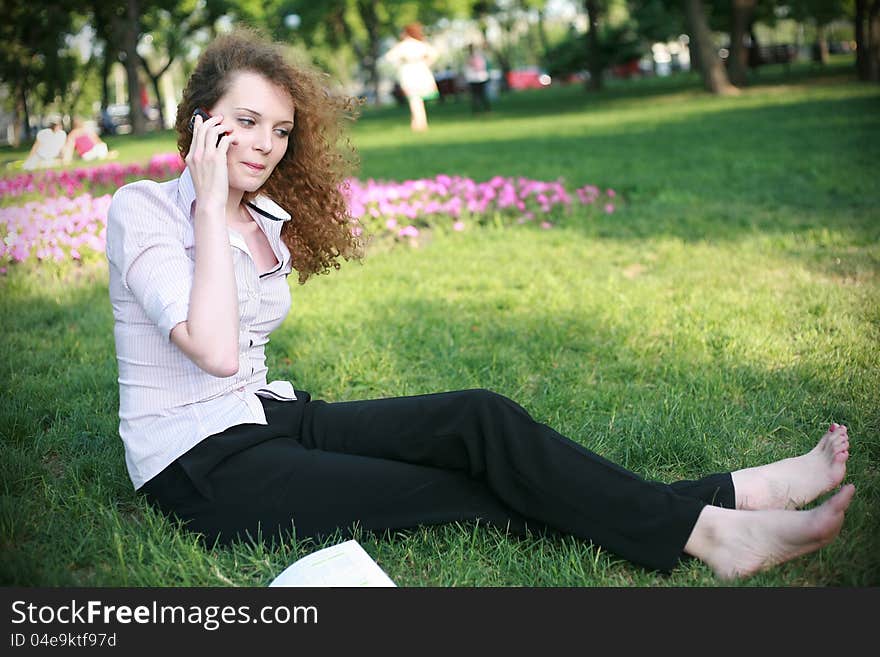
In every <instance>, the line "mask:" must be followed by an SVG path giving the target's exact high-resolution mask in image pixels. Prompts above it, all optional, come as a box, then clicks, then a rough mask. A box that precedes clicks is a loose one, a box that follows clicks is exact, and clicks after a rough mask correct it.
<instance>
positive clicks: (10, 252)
mask: <svg viewBox="0 0 880 657" xmlns="http://www.w3.org/2000/svg"><path fill="white" fill-rule="evenodd" d="M182 170H183V162H182V160H181V159H180V157H179V156H177V155H176V154H174V153H171V154H165V155H159V156H156V157H154V158H153V159H152V160H151V161H150V162H149V164H148V165H147V166H146V167H142V166H140V165H126V166H123V165H118V164H104V165H101V166H97V167H93V168H91V169H76V170H74V171H67V172H41V173H38V174H24V175H19V176H16V177H15V178H12V179H6V180H0V202H2V201H6V202H7V203H8V201H9V199H10V197H16V196H21V195H24V194H31V193H39V194H40V195H42V196H43V198H42V199H41V200H35V201H30V202H26V203H24V204H23V205H19V206H6V207H2V208H0V273H5V271H6V265H7V264H9V263H15V262H23V261H25V260H28V259H36V260H38V261H48V260H54V261H59V262H60V261H62V260H65V259H68V258H70V259H73V260H80V259H81V258H82V257H83V255H84V254H85V253H86V252H88V251H94V252H98V253H100V254H103V253H104V247H105V235H106V224H107V210H108V208H109V206H110V198H111V197H110V194H101V195H97V196H92V193H91V192H92V191H93V190H95V189H101V188H104V187H109V188H110V189H111V190H114V189H116V188H117V187H119V186H121V185H123V184H125V183H126V182H128V181H130V180H132V179H137V178H145V177H148V178H152V179H155V180H165V179H168V178H171V177H173V176H175V175H178V174H179V173H180V172H181V171H182ZM84 190H88V191H84ZM343 192H344V194H345V196H346V199H347V200H348V203H349V205H350V208H351V214H352V219H353V226H352V231H353V232H355V233H356V234H361V233H363V232H366V233H367V234H369V235H375V236H380V237H381V236H386V237H390V238H392V239H395V240H399V241H405V242H408V243H410V244H417V243H418V239H419V237H420V235H421V234H422V231H424V230H426V229H435V228H440V229H446V228H448V229H451V230H453V231H463V230H466V229H467V228H468V227H470V226H473V225H479V224H488V223H502V224H525V223H528V222H533V221H534V222H535V223H536V224H537V225H539V226H540V227H541V228H543V229H550V228H553V226H554V222H556V221H558V220H559V219H561V218H563V217H565V216H566V215H568V214H570V213H571V211H572V208H573V206H575V205H577V206H582V207H583V206H592V207H593V208H596V209H597V211H600V212H604V213H607V214H610V213H613V212H614V211H615V208H616V202H617V194H616V192H615V191H614V190H613V189H607V190H601V189H599V188H598V187H595V186H593V185H584V186H583V187H579V188H576V189H574V190H573V191H569V190H568V189H567V188H566V187H565V185H564V183H563V181H562V180H557V181H553V182H545V181H541V180H531V179H528V178H522V177H517V178H513V177H502V176H495V177H493V178H491V179H490V180H487V181H485V182H476V181H474V180H472V179H470V178H464V177H461V176H448V175H438V176H436V177H434V178H427V179H420V180H405V181H403V182H393V181H377V180H367V181H365V182H362V181H359V180H356V179H351V180H349V181H347V183H346V185H345V186H344V188H343ZM74 193H78V195H76V196H74ZM4 197H5V198H4ZM598 208H601V210H598Z"/></svg>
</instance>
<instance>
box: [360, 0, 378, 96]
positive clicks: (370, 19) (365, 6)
mask: <svg viewBox="0 0 880 657" xmlns="http://www.w3.org/2000/svg"><path fill="white" fill-rule="evenodd" d="M357 8H358V13H359V14H360V17H361V20H362V21H363V23H364V27H365V28H366V29H367V51H366V56H365V57H364V58H363V59H362V61H361V64H362V65H363V67H364V68H365V69H366V71H367V84H368V85H369V86H370V87H372V88H373V97H374V98H375V99H376V100H375V102H376V104H377V105H378V104H379V71H378V68H377V66H378V62H379V16H378V14H376V5H375V4H374V3H373V2H370V1H369V0H358V3H357Z"/></svg>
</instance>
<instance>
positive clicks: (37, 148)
mask: <svg viewBox="0 0 880 657" xmlns="http://www.w3.org/2000/svg"><path fill="white" fill-rule="evenodd" d="M66 141H67V133H66V132H64V130H63V128H62V127H61V121H60V119H52V120H51V121H49V127H47V128H43V129H42V130H40V131H39V132H38V133H37V138H36V139H35V140H34V145H33V146H32V147H31V152H30V153H28V157H27V159H26V160H25V161H24V164H23V165H22V168H23V169H24V170H25V171H33V170H34V169H44V168H46V167H51V166H55V165H56V164H60V163H61V160H60V159H59V156H60V155H61V151H62V149H63V148H64V144H65V142H66Z"/></svg>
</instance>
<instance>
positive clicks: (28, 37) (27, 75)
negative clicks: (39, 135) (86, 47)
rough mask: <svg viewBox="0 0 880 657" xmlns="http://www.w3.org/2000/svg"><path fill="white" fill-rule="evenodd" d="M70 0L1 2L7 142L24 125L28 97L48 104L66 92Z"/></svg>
mask: <svg viewBox="0 0 880 657" xmlns="http://www.w3.org/2000/svg"><path fill="white" fill-rule="evenodd" d="M73 4H74V3H73V2H72V0H58V2H56V3H55V4H54V6H52V7H48V6H47V5H46V4H44V3H37V2H29V1H28V0H4V12H3V21H2V22H0V79H2V80H3V81H4V82H6V83H7V84H8V85H9V86H10V92H11V97H12V99H13V108H12V109H13V115H14V117H15V130H14V133H13V143H14V144H16V145H18V144H19V143H20V142H21V139H22V136H25V137H26V136H27V135H26V134H25V135H23V132H26V130H28V129H29V125H30V108H31V106H32V103H33V102H34V101H42V103H43V104H44V105H48V104H51V103H52V102H53V101H54V100H55V98H56V97H57V96H64V95H66V93H67V91H68V89H69V87H70V85H71V83H72V82H73V80H74V76H75V72H76V58H75V57H74V56H73V55H72V54H71V53H70V52H69V50H68V48H67V44H66V42H65V39H66V37H67V36H68V35H69V34H70V32H71V29H72V10H73Z"/></svg>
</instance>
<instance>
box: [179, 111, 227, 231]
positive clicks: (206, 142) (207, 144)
mask: <svg viewBox="0 0 880 657" xmlns="http://www.w3.org/2000/svg"><path fill="white" fill-rule="evenodd" d="M222 121H223V115H222V114H217V115H215V116H212V117H211V118H210V119H208V120H207V121H203V120H202V117H201V116H196V118H195V121H194V122H193V138H192V143H191V144H190V147H189V153H187V155H186V158H185V162H186V166H187V168H188V169H189V172H190V175H191V176H192V181H193V187H194V188H195V191H196V199H197V200H198V203H199V205H200V206H202V207H205V206H211V207H212V208H216V209H218V210H220V211H221V212H220V214H221V216H225V210H226V199H227V198H228V197H229V174H228V172H227V168H226V153H227V151H228V150H229V144H230V142H231V141H232V136H231V132H230V128H229V127H228V126H225V125H223V123H222ZM218 139H219V141H218Z"/></svg>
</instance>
